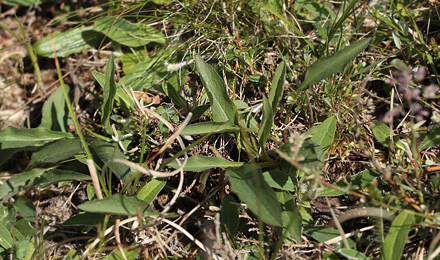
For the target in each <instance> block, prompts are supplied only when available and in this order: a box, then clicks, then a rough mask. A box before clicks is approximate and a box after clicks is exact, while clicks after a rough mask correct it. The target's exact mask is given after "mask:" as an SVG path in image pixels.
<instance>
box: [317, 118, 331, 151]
mask: <svg viewBox="0 0 440 260" xmlns="http://www.w3.org/2000/svg"><path fill="white" fill-rule="evenodd" d="M335 133H336V117H334V116H332V117H329V118H327V119H326V120H325V121H324V122H322V124H321V125H320V126H319V127H318V129H317V130H316V132H315V133H314V134H313V136H312V140H313V141H315V142H316V143H317V144H319V145H320V146H321V148H322V151H323V152H324V153H326V152H327V151H328V149H329V148H330V146H331V144H332V143H333V139H334V138H335Z"/></svg>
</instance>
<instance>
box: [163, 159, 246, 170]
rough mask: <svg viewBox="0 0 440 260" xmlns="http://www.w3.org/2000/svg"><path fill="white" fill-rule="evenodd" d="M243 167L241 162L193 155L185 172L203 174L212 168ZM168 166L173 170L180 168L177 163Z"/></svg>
mask: <svg viewBox="0 0 440 260" xmlns="http://www.w3.org/2000/svg"><path fill="white" fill-rule="evenodd" d="M241 165H243V163H241V162H231V161H228V160H226V159H223V158H218V157H206V156H202V155H193V156H191V157H190V158H189V159H188V161H187V163H186V165H185V167H184V168H183V170H185V171H193V172H201V171H204V170H208V169H211V168H216V167H219V168H226V167H239V166H241ZM168 166H170V167H173V168H176V169H177V168H179V165H178V164H177V162H176V161H172V162H170V163H169V164H168Z"/></svg>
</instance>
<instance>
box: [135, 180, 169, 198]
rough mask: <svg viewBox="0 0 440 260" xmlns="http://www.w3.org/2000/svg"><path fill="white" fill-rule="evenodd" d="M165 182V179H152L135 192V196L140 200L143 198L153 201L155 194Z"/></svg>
mask: <svg viewBox="0 0 440 260" xmlns="http://www.w3.org/2000/svg"><path fill="white" fill-rule="evenodd" d="M166 183H167V180H166V179H152V180H151V181H149V182H147V183H146V184H145V185H144V186H142V188H140V189H139V190H138V192H137V193H136V195H137V197H138V198H139V199H141V200H145V201H146V202H148V203H151V202H153V200H154V198H156V196H157V194H159V192H160V191H161V190H162V189H163V187H165V184H166Z"/></svg>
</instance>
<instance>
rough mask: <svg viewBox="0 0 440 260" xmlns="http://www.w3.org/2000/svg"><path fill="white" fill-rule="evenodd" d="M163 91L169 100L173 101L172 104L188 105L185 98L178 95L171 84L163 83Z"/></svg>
mask: <svg viewBox="0 0 440 260" xmlns="http://www.w3.org/2000/svg"><path fill="white" fill-rule="evenodd" d="M164 91H165V94H166V95H167V96H168V97H169V98H170V99H171V101H173V103H174V105H176V107H177V108H182V107H187V106H188V102H187V101H186V99H185V98H184V97H182V96H181V95H179V94H178V93H177V91H176V89H175V88H174V87H173V86H172V85H171V84H169V83H168V84H165V85H164Z"/></svg>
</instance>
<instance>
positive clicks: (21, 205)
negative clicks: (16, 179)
mask: <svg viewBox="0 0 440 260" xmlns="http://www.w3.org/2000/svg"><path fill="white" fill-rule="evenodd" d="M12 206H14V208H15V209H16V210H17V212H18V213H20V216H21V217H22V218H24V219H25V220H27V221H29V222H35V216H36V210H35V206H34V204H33V203H32V201H31V200H29V199H28V198H19V199H18V200H16V201H15V202H14V203H12Z"/></svg>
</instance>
